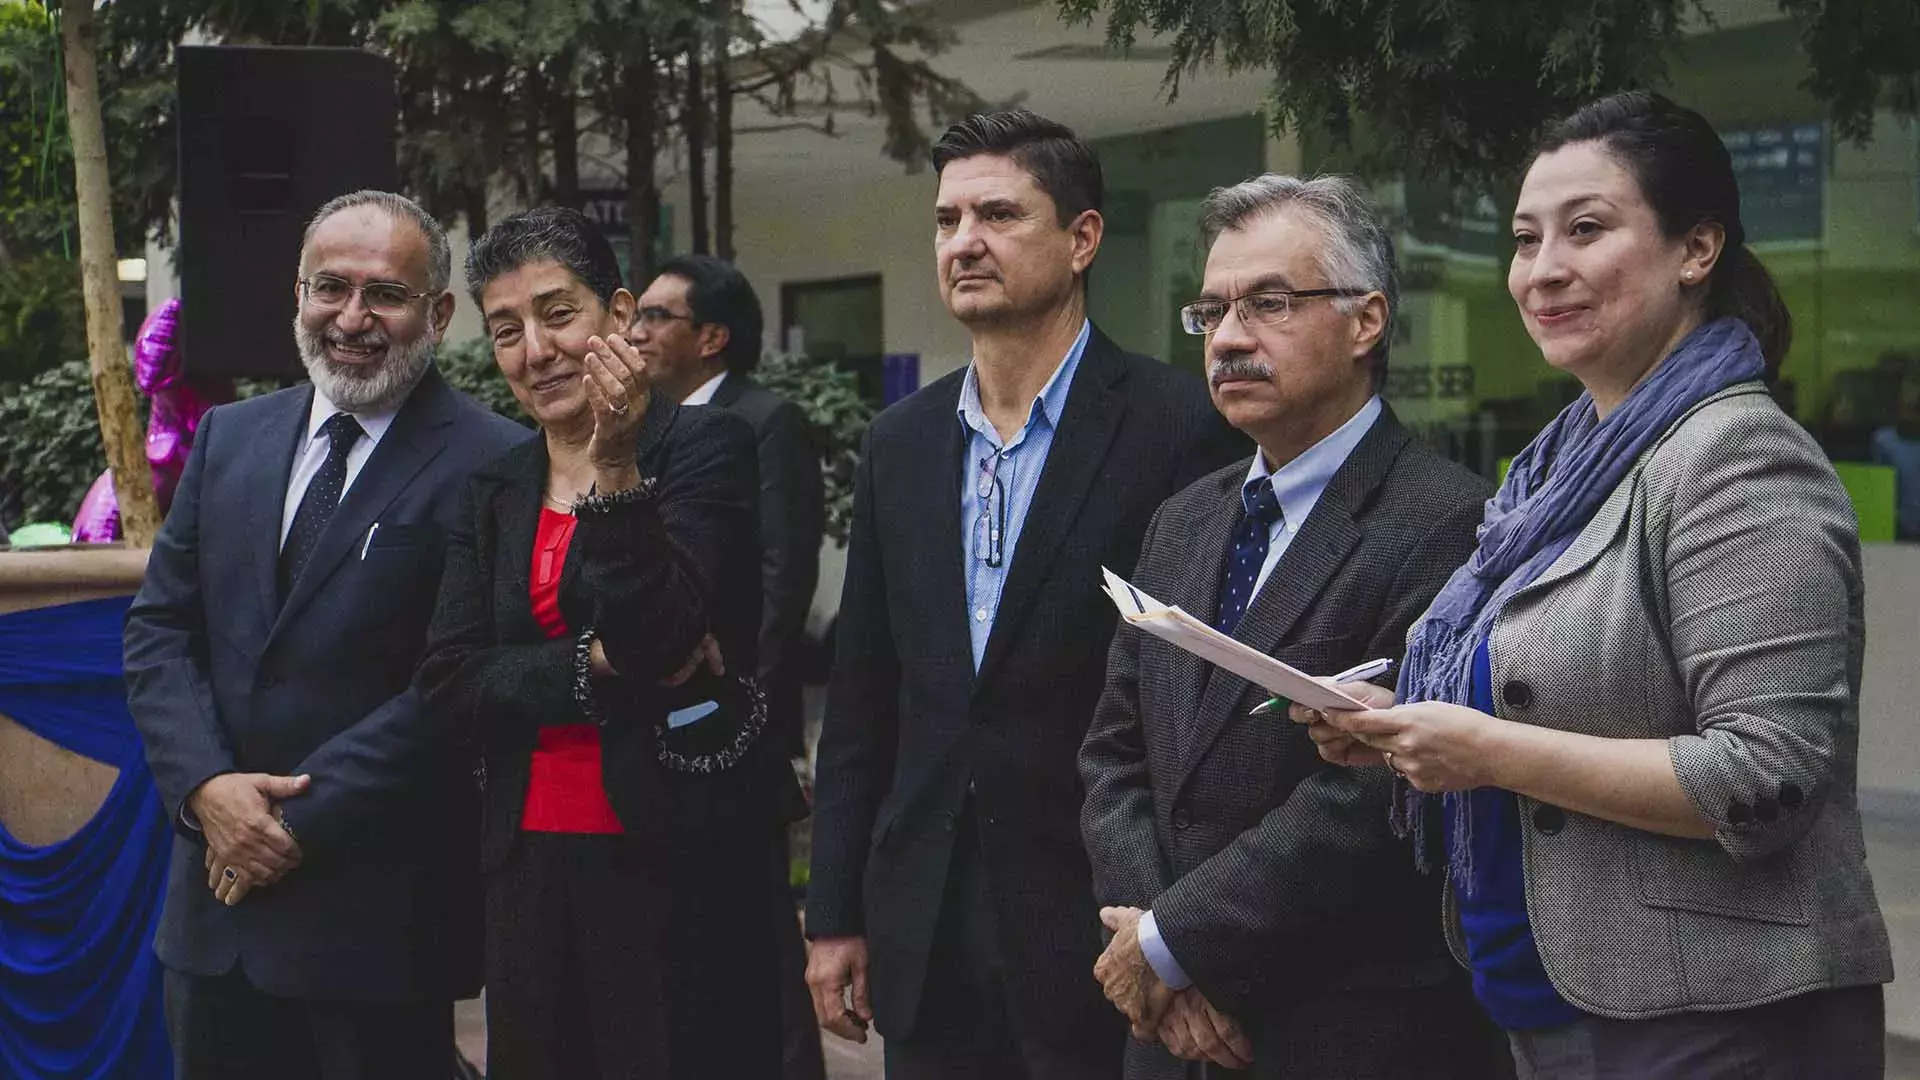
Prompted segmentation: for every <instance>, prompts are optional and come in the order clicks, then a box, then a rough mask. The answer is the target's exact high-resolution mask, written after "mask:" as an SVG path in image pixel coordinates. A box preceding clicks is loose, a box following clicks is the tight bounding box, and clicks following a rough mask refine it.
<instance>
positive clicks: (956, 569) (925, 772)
mask: <svg viewBox="0 0 1920 1080" xmlns="http://www.w3.org/2000/svg"><path fill="white" fill-rule="evenodd" d="M933 164H934V168H935V169H936V170H937V171H938V173H939V194H938V196H937V197H936V199H935V204H934V208H933V234H934V236H933V239H934V254H935V265H936V270H937V274H938V284H939V288H940V293H941V296H942V298H943V299H944V301H945V302H946V305H947V309H948V310H949V311H950V312H952V314H953V316H954V317H955V318H956V319H958V320H959V321H960V322H961V323H962V324H963V325H964V326H965V327H966V328H967V330H968V332H969V334H970V336H971V338H972V344H973V355H972V358H971V362H970V363H968V364H967V366H966V367H965V368H963V369H962V370H960V371H956V372H954V373H953V374H951V375H949V376H947V377H945V378H943V379H940V380H938V381H936V382H934V383H932V384H931V385H929V386H928V387H926V388H925V389H923V390H921V391H920V392H919V393H917V394H914V395H913V396H911V397H909V398H908V399H907V400H905V401H903V402H900V403H899V404H896V405H895V406H893V407H892V408H890V409H888V410H887V411H886V412H884V413H882V414H881V415H880V416H879V417H878V418H877V419H876V420H875V421H874V422H873V426H872V427H871V429H870V430H869V432H868V436H867V445H866V449H865V453H864V454H863V455H862V460H861V464H860V470H859V473H858V476H857V478H856V481H855V489H854V492H855V493H854V521H853V528H852V536H851V540H850V543H849V548H848V553H847V578H846V586H845V590H844V592H843V593H842V596H841V603H840V620H839V640H838V643H837V646H836V655H835V664H834V672H833V682H832V687H831V690H830V692H829V696H828V704H827V714H826V722H825V727H824V730H823V732H822V734H821V739H820V748H819V761H818V770H817V774H816V775H817V779H816V782H815V793H816V801H815V809H814V832H813V875H812V881H811V884H810V886H809V888H808V907H807V930H808V933H809V935H810V936H811V937H812V938H813V950H812V956H811V958H810V961H809V964H808V972H807V975H808V982H809V983H810V985H811V986H812V989H813V993H814V1008H815V1011H816V1012H817V1013H818V1015H819V1019H820V1022H821V1023H822V1024H823V1025H824V1026H825V1027H826V1028H827V1029H828V1030H829V1031H832V1032H834V1033H835V1034H837V1035H840V1036H842V1037H845V1038H852V1039H856V1040H864V1038H865V1031H866V1026H867V1024H868V1022H870V1021H871V1022H875V1023H877V1025H878V1027H879V1030H880V1032H881V1033H882V1034H883V1035H885V1036H886V1058H887V1075H888V1076H889V1077H892V1078H895V1080H900V1078H907V1080H912V1078H917V1077H962V1076H966V1077H975V1076H991V1077H996V1078H999V1077H1010V1078H1018V1077H1028V1078H1032V1080H1081V1078H1085V1080H1111V1078H1112V1077H1113V1076H1114V1074H1115V1072H1116V1071H1117V1070H1118V1068H1119V1065H1120V1054H1121V1046H1122V1043H1123V1042H1124V1041H1125V1029H1124V1026H1123V1025H1122V1024H1121V1023H1119V1019H1118V1017H1117V1016H1115V1014H1114V1013H1113V1011H1112V1010H1111V1009H1110V1008H1108V1007H1107V1006H1106V1005H1105V1003H1104V1002H1102V1001H1101V999H1100V995H1099V993H1098V991H1097V988H1096V986H1095V984H1094V982H1093V981H1092V980H1091V979H1090V978H1088V971H1089V969H1090V968H1091V967H1092V964H1093V961H1094V958H1095V956H1097V955H1098V954H1099V951H1100V924H1099V921H1098V919H1097V917H1096V911H1095V908H1094V905H1093V899H1092V897H1093V893H1092V883H1091V881H1090V880H1089V878H1088V869H1087V860H1086V855H1085V853H1084V852H1083V851H1082V850H1081V847H1080V840H1079V834H1078V831H1077V830H1076V828H1075V824H1074V823H1075V820H1076V816H1077V814H1078V812H1079V807H1080V793H1079V789H1078V785H1077V784H1076V783H1075V779H1074V771H1073V770H1074V755H1075V753H1076V751H1077V750H1078V748H1079V745H1080V741H1081V738H1082V736H1084V734H1085V733H1086V728H1087V721H1088V719H1089V718H1090V717H1091V716H1092V713H1093V705H1094V702H1095V700H1096V698H1097V697H1098V696H1099V692H1100V686H1101V681H1102V672H1103V660H1104V645H1105V642H1106V640H1107V639H1108V637H1109V636H1110V635H1111V634H1112V632H1113V624H1114V619H1115V616H1114V611H1113V607H1112V605H1111V604H1110V603H1108V602H1107V600H1106V598H1105V597H1104V596H1102V595H1101V594H1100V591H1099V588H1098V581H1099V575H1100V567H1101V566H1102V565H1103V564H1104V565H1106V566H1108V567H1111V568H1113V569H1114V570H1116V571H1118V572H1120V573H1129V572H1131V570H1132V568H1133V562H1134V556H1135V552H1136V550H1137V548H1138V546H1139V542H1140V536H1141V533H1142V532H1143V531H1144V530H1145V528H1146V525H1147V520H1148V518H1149V517H1150V516H1151V515H1152V513H1153V511H1154V508H1155V507H1156V506H1158V505H1159V503H1160V501H1161V500H1162V499H1164V498H1166V496H1167V495H1168V494H1170V493H1171V492H1173V491H1176V490H1178V489H1179V488H1181V487H1182V486H1184V485H1185V484H1187V483H1188V482H1190V481H1191V480H1193V479H1194V478H1195V477H1198V476H1201V475H1203V474H1205V473H1206V472H1208V471H1210V470H1211V469H1214V468H1216V467H1218V466H1219V465H1221V464H1223V463H1225V462H1227V461H1231V460H1233V459H1234V458H1236V457H1239V456H1241V455H1242V454H1244V453H1245V445H1246V444H1245V442H1244V441H1243V440H1241V439H1240V438H1239V437H1238V436H1237V435H1235V433H1234V432H1232V431H1231V430H1230V429H1228V428H1227V427H1226V426H1225V425H1224V424H1222V423H1221V422H1220V420H1219V417H1218V416H1216V415H1215V414H1214V413H1213V411H1212V409H1210V408H1209V407H1208V405H1207V401H1206V395H1205V391H1204V387H1203V386H1202V385H1201V383H1200V381H1199V380H1198V379H1195V378H1193V377H1191V376H1189V375H1186V374H1183V373H1181V372H1179V371H1176V370H1173V369H1171V368H1169V367H1167V366H1166V365H1164V364H1160V363H1157V362H1155V361H1153V360H1151V359H1149V358H1147V357H1142V356H1134V355H1130V354H1128V353H1126V352H1124V351H1122V350H1121V349H1120V348H1119V347H1118V346H1117V345H1115V344H1114V343H1113V342H1112V341H1111V340H1109V339H1108V338H1107V337H1106V336H1105V335H1104V334H1102V333H1100V331H1099V330H1098V329H1096V328H1095V327H1094V326H1093V325H1092V324H1091V323H1090V322H1089V321H1088V319H1087V314H1086V311H1087V309H1086V275H1087V271H1088V268H1089V267H1090V266H1091V265H1092V263H1093V261H1094V256H1095V255H1096V254H1097V253H1098V252H1099V249H1100V237H1101V232H1102V227H1103V225H1102V220H1101V217H1100V207H1101V200H1102V180H1101V173H1100V165H1099V162H1098V161H1097V160H1096V159H1095V158H1094V156H1093V153H1092V151H1091V150H1090V149H1089V148H1088V146H1087V144H1086V143H1084V142H1082V141H1081V140H1080V139H1079V138H1078V137H1076V136H1075V135H1074V134H1073V132H1071V131H1069V130H1068V129H1066V128H1065V127H1063V126H1061V125H1059V124H1056V123H1053V122H1051V121H1049V120H1045V119H1043V118H1041V117H1038V116H1035V115H1033V114H1032V113H1029V112H1026V111H1024V110H1016V111H1012V112H1002V113H993V114H988V115H978V116H973V117H970V118H968V119H967V120H964V121H962V122H961V123H959V124H956V125H955V126H954V127H952V128H950V129H949V130H948V131H947V133H946V134H945V135H944V136H943V137H942V138H941V140H940V142H939V144H938V145H937V146H936V147H935V148H934V151H933Z"/></svg>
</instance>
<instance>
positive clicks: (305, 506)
mask: <svg viewBox="0 0 1920 1080" xmlns="http://www.w3.org/2000/svg"><path fill="white" fill-rule="evenodd" d="M320 431H321V433H322V434H324V435H326V437H327V460H326V461H324V462H321V464H320V471H319V472H317V473H314V474H313V480H312V481H310V482H309V483H308V484H307V493H306V494H305V495H302V496H301V497H300V509H298V510H296V511H294V513H293V528H292V529H290V530H288V532H287V542H286V545H285V546H283V547H282V548H281V549H280V595H281V596H282V597H283V598H284V597H285V596H286V595H287V592H288V590H290V589H292V588H293V583H294V582H296V581H298V580H300V571H301V570H303V569H305V568H306V565H307V560H308V559H310V558H312V557H313V549H314V548H315V547H316V546H317V545H318V544H319V542H320V534H321V533H323V532H325V531H326V528H327V522H329V521H332V520H333V512H334V511H335V510H338V509H340V493H341V492H342V491H345V490H346V487H347V455H348V454H349V453H351V452H352V451H353V444H354V443H357V442H359V441H360V436H362V435H364V434H366V432H365V431H364V430H362V429H361V427H360V421H358V420H355V419H354V418H353V414H351V413H343V412H342V413H334V414H333V415H332V416H329V417H327V422H326V423H324V424H321V425H320Z"/></svg>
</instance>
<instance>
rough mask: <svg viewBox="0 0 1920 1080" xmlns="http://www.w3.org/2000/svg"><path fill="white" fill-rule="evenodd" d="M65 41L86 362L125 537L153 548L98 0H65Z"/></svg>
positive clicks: (155, 516)
mask: <svg viewBox="0 0 1920 1080" xmlns="http://www.w3.org/2000/svg"><path fill="white" fill-rule="evenodd" d="M60 38H61V42H62V44H63V45H64V47H65V50H66V66H67V128H68V131H69V132H70V134H71V137H72V139H73V179H74V193H75V196H76V198H75V202H76V203H77V204H78V211H79V213H78V216H79V219H80V276H81V282H82V291H83V295H84V296H85V297H86V304H87V363H88V366H89V368H91V370H92V372H93V402H94V408H95V410H96V411H97V412H98V413H99V415H100V439H101V442H102V443H104V444H105V447H106V451H107V465H108V467H110V468H111V469H112V470H113V488H114V494H115V495H117V496H118V497H119V499H120V535H121V536H123V537H125V538H126V541H127V543H128V544H130V545H132V546H134V547H151V546H152V545H153V537H154V534H155V533H157V532H159V531H160V510H159V505H158V503H157V502H156V501H155V500H154V497H153V480H152V473H151V470H150V469H149V468H148V466H147V454H146V438H145V436H144V433H143V432H141V430H140V413H139V409H138V407H137V406H136V405H135V403H134V397H133V371H132V365H131V364H129V363H128V360H127V346H126V343H125V341H124V340H123V337H122V328H121V324H120V282H119V275H118V274H117V273H115V252H114V247H113V201H112V200H113V193H112V186H111V183H110V181H109V178H108V173H107V139H106V132H105V130H104V127H103V125H102V123H101V120H100V77H99V73H98V71H97V70H96V69H95V61H96V54H95V53H96V48H97V37H96V33H95V26H94V21H93V0H62V3H61V5H60Z"/></svg>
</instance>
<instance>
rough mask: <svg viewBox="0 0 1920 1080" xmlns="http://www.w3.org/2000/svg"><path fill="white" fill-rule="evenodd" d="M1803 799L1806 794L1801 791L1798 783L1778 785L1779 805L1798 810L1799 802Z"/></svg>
mask: <svg viewBox="0 0 1920 1080" xmlns="http://www.w3.org/2000/svg"><path fill="white" fill-rule="evenodd" d="M1805 801H1806V796H1805V795H1804V794H1802V793H1801V791H1800V785H1799V784H1793V783H1787V784H1781V785H1780V805H1781V806H1784V807H1786V808H1787V809H1789V810H1798V809H1800V804H1801V803H1803V802H1805Z"/></svg>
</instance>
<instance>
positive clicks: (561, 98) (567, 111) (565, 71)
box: [547, 52, 580, 210]
mask: <svg viewBox="0 0 1920 1080" xmlns="http://www.w3.org/2000/svg"><path fill="white" fill-rule="evenodd" d="M548 90H549V93H548V96H547V106H548V113H549V115H548V117H547V130H548V131H551V132H552V133H553V201H554V202H556V203H559V204H560V205H561V206H565V207H570V208H572V209H574V210H578V209H580V122H579V116H578V113H577V111H576V110H577V107H578V102H577V101H576V100H575V98H574V91H573V54H572V53H565V52H563V53H561V54H560V55H558V56H556V57H554V58H553V73H552V77H551V79H550V80H549V86H548Z"/></svg>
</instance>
